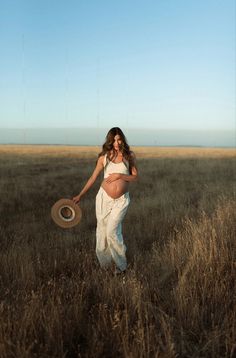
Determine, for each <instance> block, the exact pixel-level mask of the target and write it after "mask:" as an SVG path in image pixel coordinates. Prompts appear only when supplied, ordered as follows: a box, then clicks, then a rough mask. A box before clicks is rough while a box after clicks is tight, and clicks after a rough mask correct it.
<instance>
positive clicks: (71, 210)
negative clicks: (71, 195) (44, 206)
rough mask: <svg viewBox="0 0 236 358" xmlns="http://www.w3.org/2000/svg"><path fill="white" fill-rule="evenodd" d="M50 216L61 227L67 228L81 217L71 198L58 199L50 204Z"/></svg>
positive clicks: (76, 223) (78, 208)
mask: <svg viewBox="0 0 236 358" xmlns="http://www.w3.org/2000/svg"><path fill="white" fill-rule="evenodd" d="M65 213H67V215H65ZM51 217H52V219H53V221H54V222H55V224H57V225H58V226H60V227H62V228H63V229H69V228H71V227H74V226H76V225H78V224H79V222H80V220H81V218H82V211H81V209H80V207H79V206H78V205H77V204H75V203H74V202H73V200H71V199H60V200H58V201H57V202H56V203H55V204H54V205H53V206H52V208H51Z"/></svg>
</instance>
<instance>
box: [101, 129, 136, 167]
mask: <svg viewBox="0 0 236 358" xmlns="http://www.w3.org/2000/svg"><path fill="white" fill-rule="evenodd" d="M116 135H119V136H120V140H121V144H120V145H119V150H120V151H121V153H122V155H123V158H125V159H126V161H127V162H128V163H129V164H130V163H131V159H132V152H131V151H130V147H129V145H128V143H127V139H126V138H125V135H124V133H123V132H122V130H121V129H120V128H119V127H113V128H111V129H110V130H109V132H108V133H107V135H106V141H105V143H104V144H103V146H102V151H101V153H99V154H98V158H99V157H100V156H101V155H105V154H107V157H108V159H109V160H113V159H114V158H115V155H116V152H115V150H114V147H113V143H114V141H115V136H116ZM124 163H125V162H124ZM125 164H126V163H125Z"/></svg>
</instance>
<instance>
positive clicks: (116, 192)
mask: <svg viewBox="0 0 236 358" xmlns="http://www.w3.org/2000/svg"><path fill="white" fill-rule="evenodd" d="M101 186H102V188H103V189H104V190H105V191H106V193H107V194H108V195H109V196H111V197H112V198H113V199H118V198H119V197H120V196H121V195H123V194H124V193H126V192H127V191H128V187H129V183H128V182H127V181H125V180H122V179H117V180H115V181H113V182H112V183H107V182H106V179H104V180H103V182H102V184H101Z"/></svg>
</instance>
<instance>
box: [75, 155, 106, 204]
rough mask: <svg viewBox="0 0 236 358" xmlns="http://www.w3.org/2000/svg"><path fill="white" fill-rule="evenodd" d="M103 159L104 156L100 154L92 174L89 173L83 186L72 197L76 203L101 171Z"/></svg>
mask: <svg viewBox="0 0 236 358" xmlns="http://www.w3.org/2000/svg"><path fill="white" fill-rule="evenodd" d="M103 159H104V156H103V155H102V156H101V157H99V158H98V161H97V165H96V168H95V169H94V171H93V174H92V175H91V177H90V178H89V180H88V181H87V183H86V184H85V186H84V187H83V189H82V190H81V192H80V193H79V194H78V195H76V196H74V197H73V199H72V200H73V201H74V202H75V203H76V204H78V202H79V201H80V199H81V197H82V196H83V195H84V194H85V193H86V192H87V191H88V190H89V189H90V188H91V186H92V185H93V184H94V183H95V181H96V179H97V177H98V175H99V174H100V173H101V171H102V170H103Z"/></svg>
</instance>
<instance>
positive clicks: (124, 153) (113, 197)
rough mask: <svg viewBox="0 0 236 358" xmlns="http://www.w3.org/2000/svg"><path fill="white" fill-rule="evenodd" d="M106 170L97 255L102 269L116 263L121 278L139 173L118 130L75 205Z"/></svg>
mask: <svg viewBox="0 0 236 358" xmlns="http://www.w3.org/2000/svg"><path fill="white" fill-rule="evenodd" d="M102 170H104V179H103V181H102V183H101V187H100V189H99V191H98V193H97V196H96V218H97V229H96V254H97V258H98V260H99V263H100V265H101V266H102V267H108V266H109V265H110V263H111V262H112V260H113V261H114V262H115V265H116V273H117V274H119V273H122V272H124V271H125V270H126V267H127V260H126V254H125V252H126V246H125V244H124V242H123V236H122V220H123V219H124V216H125V214H126V211H127V209H128V206H129V203H130V197H129V192H128V189H129V183H130V182H133V181H135V180H137V176H138V171H137V166H136V160H135V155H134V153H133V152H132V151H130V148H129V145H128V144H127V141H126V138H125V135H124V133H123V132H122V130H121V129H120V128H118V127H114V128H111V129H110V130H109V132H108V133H107V136H106V141H105V143H104V144H103V147H102V152H101V153H100V154H99V155H98V160H97V165H96V168H95V169H94V172H93V174H92V175H91V177H90V178H89V180H88V181H87V183H86V184H85V186H84V188H83V189H82V190H81V192H80V193H79V194H78V195H77V196H75V197H74V198H73V200H74V202H75V203H79V202H80V199H81V197H82V196H83V195H84V194H85V193H86V192H87V191H88V190H89V189H90V188H91V186H92V185H93V184H94V182H95V180H96V179H97V177H98V175H99V173H100V172H101V171H102Z"/></svg>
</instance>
